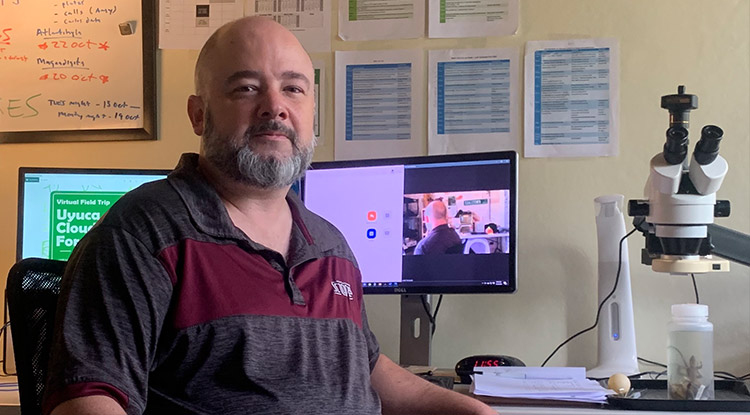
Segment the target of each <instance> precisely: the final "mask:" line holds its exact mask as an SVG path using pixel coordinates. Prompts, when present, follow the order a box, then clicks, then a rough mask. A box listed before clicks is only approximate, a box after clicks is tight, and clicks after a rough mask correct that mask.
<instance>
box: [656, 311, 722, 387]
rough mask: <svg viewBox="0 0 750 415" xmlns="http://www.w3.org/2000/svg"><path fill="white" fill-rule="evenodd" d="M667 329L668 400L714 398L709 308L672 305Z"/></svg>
mask: <svg viewBox="0 0 750 415" xmlns="http://www.w3.org/2000/svg"><path fill="white" fill-rule="evenodd" d="M668 328H669V345H668V346H667V391H668V393H667V394H668V397H669V399H688V400H708V399H714V325H713V324H711V323H710V322H709V321H708V306H707V305H703V304H675V305H673V306H672V321H670V322H669V325H668Z"/></svg>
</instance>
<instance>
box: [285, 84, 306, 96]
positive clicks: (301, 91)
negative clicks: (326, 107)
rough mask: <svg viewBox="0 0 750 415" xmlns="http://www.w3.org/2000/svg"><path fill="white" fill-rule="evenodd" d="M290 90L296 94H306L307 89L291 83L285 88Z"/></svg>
mask: <svg viewBox="0 0 750 415" xmlns="http://www.w3.org/2000/svg"><path fill="white" fill-rule="evenodd" d="M285 89H286V90H287V91H289V92H293V93H295V94H304V93H305V90H304V89H303V88H302V87H299V86H294V85H290V86H288V87H286V88H285Z"/></svg>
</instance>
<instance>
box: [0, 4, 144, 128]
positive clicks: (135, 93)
mask: <svg viewBox="0 0 750 415" xmlns="http://www.w3.org/2000/svg"><path fill="white" fill-rule="evenodd" d="M145 15H146V13H144V10H143V7H142V0H0V73H3V74H4V76H3V77H0V132H3V133H4V132H31V131H34V132H40V131H41V132H44V131H77V132H80V131H91V130H111V129H135V130H142V129H144V127H145V126H146V125H147V124H150V123H151V122H152V121H153V120H151V119H150V118H151V117H150V116H148V113H147V110H148V109H150V108H149V107H150V104H149V103H148V98H149V97H146V96H145V95H146V91H145V88H144V81H145V80H146V78H148V77H149V76H151V74H149V73H146V77H145V78H144V44H147V43H148V42H144V39H147V40H148V39H149V38H150V37H153V29H152V28H151V27H149V25H148V24H144V20H143V16H145ZM144 29H145V30H146V32H147V34H146V35H145V37H144ZM148 49H149V48H146V50H145V51H148ZM150 72H153V71H150ZM82 136H86V134H83V135H82ZM87 136H89V137H90V136H91V134H88V135H87ZM100 139H106V138H103V137H100ZM4 141H12V140H4ZM32 141H36V140H32Z"/></svg>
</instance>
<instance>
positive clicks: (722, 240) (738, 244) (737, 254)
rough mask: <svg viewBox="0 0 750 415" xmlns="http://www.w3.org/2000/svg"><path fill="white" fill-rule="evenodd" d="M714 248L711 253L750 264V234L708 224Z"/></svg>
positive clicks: (743, 263)
mask: <svg viewBox="0 0 750 415" xmlns="http://www.w3.org/2000/svg"><path fill="white" fill-rule="evenodd" d="M708 234H709V235H710V236H711V244H712V245H713V249H712V250H711V253H712V254H714V255H717V256H720V257H722V258H726V259H728V260H730V261H734V262H738V263H740V264H742V265H746V266H750V235H746V234H744V233H742V232H737V231H735V230H732V229H729V228H725V227H723V226H719V225H716V224H710V225H708Z"/></svg>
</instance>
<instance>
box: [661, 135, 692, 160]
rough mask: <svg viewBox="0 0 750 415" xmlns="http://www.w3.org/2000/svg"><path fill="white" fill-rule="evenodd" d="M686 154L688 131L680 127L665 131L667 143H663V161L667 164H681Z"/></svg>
mask: <svg viewBox="0 0 750 415" xmlns="http://www.w3.org/2000/svg"><path fill="white" fill-rule="evenodd" d="M687 153H688V130H687V129H686V128H685V127H682V126H674V127H669V128H668V129H667V142H666V143H664V153H663V154H664V160H666V161H667V163H669V164H672V165H674V164H681V163H682V162H683V161H684V160H685V157H686V156H687Z"/></svg>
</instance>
